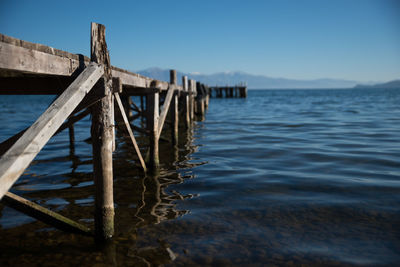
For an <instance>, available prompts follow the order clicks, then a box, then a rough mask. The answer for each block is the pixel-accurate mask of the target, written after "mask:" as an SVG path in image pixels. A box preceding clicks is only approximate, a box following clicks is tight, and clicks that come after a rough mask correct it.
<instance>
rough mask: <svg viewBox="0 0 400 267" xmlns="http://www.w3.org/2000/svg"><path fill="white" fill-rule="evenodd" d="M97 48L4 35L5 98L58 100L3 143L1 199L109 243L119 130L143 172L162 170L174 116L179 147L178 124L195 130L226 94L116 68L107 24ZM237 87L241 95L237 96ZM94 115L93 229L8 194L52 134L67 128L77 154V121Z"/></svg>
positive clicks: (95, 38)
mask: <svg viewBox="0 0 400 267" xmlns="http://www.w3.org/2000/svg"><path fill="white" fill-rule="evenodd" d="M90 47H91V55H90V58H88V57H85V56H83V55H79V54H71V53H68V52H65V51H61V50H57V49H54V48H52V47H48V46H44V45H41V44H34V43H30V42H26V41H23V40H19V39H16V38H13V37H9V36H5V35H2V34H0V95H5V94H7V95H10V94H11V95H18V94H21V95H26V94H35V95H37V94H50V95H58V97H57V99H56V100H55V101H54V102H53V103H52V104H51V105H50V106H49V107H48V108H47V110H46V111H45V112H44V113H43V114H42V115H41V116H40V117H39V118H38V119H37V120H36V122H35V123H34V124H33V125H31V126H30V127H28V128H26V129H24V130H23V131H21V132H19V133H16V134H15V135H14V136H12V137H10V138H9V139H7V140H5V141H4V142H2V143H1V144H0V156H1V158H0V199H1V201H2V202H3V203H4V204H6V205H8V206H10V207H12V208H15V209H17V210H19V211H21V212H23V213H25V214H28V215H29V216H32V217H35V218H37V219H38V220H41V221H43V222H45V223H47V224H50V225H52V226H54V227H56V228H58V229H62V230H66V231H72V232H76V233H81V234H85V235H92V236H94V237H95V238H96V240H99V241H103V240H107V239H110V238H112V236H113V234H114V201H113V165H112V157H113V151H114V150H115V147H116V144H115V142H116V138H115V135H116V133H115V130H116V129H115V128H117V129H118V130H122V128H124V130H125V131H126V132H127V133H128V134H129V138H130V142H131V143H132V148H133V149H134V151H135V153H136V155H137V165H138V167H139V168H141V170H142V171H143V175H145V174H146V173H157V172H158V169H159V166H160V159H159V140H160V135H161V133H162V131H163V130H164V128H165V127H164V125H165V122H166V118H167V114H169V116H170V124H171V127H169V128H170V129H169V130H170V131H171V140H170V142H171V144H172V146H176V145H177V143H178V138H179V127H178V125H179V120H183V125H184V127H185V128H186V129H189V128H191V127H192V125H193V122H194V120H195V119H198V120H203V119H204V115H205V110H206V109H207V107H208V101H209V97H210V96H212V91H213V90H214V91H216V92H220V91H221V90H222V89H221V88H219V87H214V88H211V87H208V86H207V85H204V84H202V83H200V82H196V81H194V80H190V79H188V77H186V76H184V77H183V79H182V85H179V84H178V81H177V74H176V71H175V70H171V71H170V74H171V75H170V81H169V82H166V81H159V80H155V79H152V78H149V77H144V76H142V75H139V74H136V73H132V72H129V71H127V70H123V69H120V68H117V67H115V66H112V65H111V61H110V56H109V53H108V49H107V43H106V38H105V27H104V26H103V25H101V24H97V23H92V24H91V42H90ZM231 88H234V89H232V92H236V93H234V94H230V92H231V91H230V90H231ZM226 90H227V91H226V92H229V95H232V96H233V95H235V96H240V97H246V88H244V89H243V87H229V89H226ZM131 96H137V97H139V98H140V104H139V103H138V104H136V103H134V102H133V101H132V98H131ZM219 96H220V97H221V96H222V94H217V97H219ZM226 96H227V97H228V94H226ZM160 103H163V104H162V105H160ZM88 115H91V123H92V124H91V139H92V147H93V176H94V177H93V179H94V185H95V210H94V222H95V223H94V229H89V228H88V227H86V226H84V225H81V224H79V223H78V222H76V221H74V220H71V219H68V218H66V217H64V216H62V215H60V214H57V213H55V212H53V211H50V210H48V209H46V208H45V207H42V206H39V205H38V204H36V203H33V202H31V201H29V200H27V199H24V198H22V197H20V196H17V195H15V194H13V193H11V192H9V190H10V188H11V187H12V186H13V184H14V183H15V182H16V181H17V180H18V179H19V177H20V176H21V175H22V174H23V172H24V170H25V169H26V168H27V167H28V166H29V165H30V163H31V162H32V161H33V160H34V158H35V156H36V155H37V154H38V153H39V152H40V150H41V149H42V148H43V147H44V146H45V144H46V143H47V142H48V141H49V139H50V138H51V137H52V136H54V135H56V134H58V133H60V132H61V131H63V130H66V129H68V130H69V137H70V146H71V149H73V147H74V123H76V122H78V121H80V120H81V119H83V118H85V117H86V116H88ZM135 118H136V119H137V118H141V119H142V120H143V121H145V122H146V127H144V128H140V127H137V126H135V125H133V124H132V123H131V120H133V119H135ZM134 132H139V133H142V134H145V135H146V136H148V139H149V146H148V148H147V149H146V151H147V153H146V154H142V153H141V150H140V149H139V146H138V144H137V142H136V139H135V135H134Z"/></svg>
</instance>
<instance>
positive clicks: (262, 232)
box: [0, 89, 400, 266]
mask: <svg viewBox="0 0 400 267" xmlns="http://www.w3.org/2000/svg"><path fill="white" fill-rule="evenodd" d="M51 100H52V97H37V96H35V97H32V96H29V97H26V98H25V99H23V100H20V98H16V97H14V96H1V97H0V110H1V111H2V112H1V113H0V123H1V125H2V128H1V129H0V141H1V140H4V139H6V138H7V137H9V136H11V135H12V134H14V133H16V132H18V131H19V130H22V129H23V128H25V127H26V126H28V125H29V124H30V123H32V122H33V121H34V120H35V118H36V117H37V116H38V115H39V114H40V113H41V112H42V111H43V110H44V109H45V108H46V106H47V105H48V104H49V103H50V102H51ZM136 123H137V124H140V122H136ZM89 125H90V123H89V119H88V118H87V119H86V120H84V121H81V122H80V123H78V125H76V126H75V130H76V133H75V135H76V139H77V141H76V148H75V151H74V152H73V153H71V151H70V149H69V141H68V133H67V132H65V133H62V134H60V135H58V136H56V137H55V138H53V139H52V140H51V142H50V143H49V144H48V145H47V146H46V147H45V149H44V150H43V151H42V152H41V153H40V154H39V156H38V157H37V160H36V161H35V162H34V163H33V165H32V166H31V167H30V168H29V169H28V170H27V171H26V175H24V176H23V177H21V178H20V180H19V181H18V183H17V184H16V186H15V187H14V189H13V191H14V192H15V193H17V194H20V195H23V196H24V197H26V198H29V199H31V200H33V201H36V202H38V203H41V204H42V205H44V206H46V207H49V208H52V209H54V210H56V211H58V212H60V213H62V214H64V215H66V216H68V217H70V218H73V219H75V220H79V221H80V222H82V223H86V224H87V225H89V226H90V225H91V224H92V223H93V221H92V217H93V216H92V212H93V190H94V188H93V183H92V180H91V171H92V169H91V168H92V166H91V162H90V159H91V145H90V144H89V143H87V142H85V139H87V138H88V137H89V132H90V127H89ZM165 136H166V137H168V132H166V133H165ZM138 139H139V142H140V144H141V147H142V148H143V151H144V148H145V145H146V139H145V138H143V137H141V136H140V135H138ZM118 140H119V146H118V149H117V151H116V152H115V155H114V158H115V159H114V172H115V189H114V190H115V191H114V192H115V203H116V237H115V240H114V242H113V243H112V244H111V245H109V246H107V247H103V248H98V247H96V246H95V245H93V240H92V239H91V238H86V237H80V236H76V235H72V234H66V233H62V232H60V231H56V230H54V229H53V228H51V227H49V226H46V225H44V224H42V223H40V222H37V221H36V220H34V219H31V218H29V217H26V216H24V215H20V214H19V213H18V212H16V211H13V210H12V209H10V208H7V207H3V208H2V210H1V218H0V225H1V228H0V237H1V239H2V240H3V242H2V244H1V245H0V249H1V250H0V251H2V254H1V256H0V263H2V265H7V264H8V265H29V264H33V265H41V264H44V263H47V264H49V262H50V263H51V264H54V265H57V264H62V263H64V264H65V263H68V264H71V265H72V264H81V265H88V266H90V265H94V264H99V265H102V264H104V265H108V266H110V265H115V266H139V265H141V266H146V264H150V263H151V264H154V265H157V264H167V265H168V264H171V265H178V266H187V265H198V266H204V265H208V266H209V265H218V266H224V265H225V266H232V265H234V266H243V265H252V266H253V265H254V266H265V265H289V266H290V265H293V266H299V265H301V264H304V265H306V266H309V265H312V266H338V265H340V266H343V265H349V266H353V265H354V266H394V265H397V264H398V263H399V262H400V90H394V89H391V90H386V89H382V90H379V89H378V90H377V89H375V90H363V89H349V90H255V91H251V90H250V91H249V96H248V98H247V99H215V98H212V99H211V100H210V106H209V110H208V111H207V114H206V119H205V121H202V122H196V123H195V127H194V129H193V131H190V132H188V133H184V132H181V133H180V144H179V147H178V148H177V149H173V148H172V147H171V145H170V144H169V143H167V142H161V146H160V151H161V163H162V171H161V173H160V175H159V176H157V177H150V176H148V177H143V176H142V175H141V174H140V173H139V172H137V169H136V168H135V166H134V165H135V160H134V156H133V155H134V153H133V151H132V149H131V147H130V146H129V143H125V139H124V137H123V136H122V135H119V136H118ZM54 250H55V251H54ZM51 264H50V265H51ZM31 266H32V265H31Z"/></svg>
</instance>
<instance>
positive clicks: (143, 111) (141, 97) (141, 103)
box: [140, 95, 145, 123]
mask: <svg viewBox="0 0 400 267" xmlns="http://www.w3.org/2000/svg"><path fill="white" fill-rule="evenodd" d="M140 110H141V111H142V114H140V115H141V116H140V121H141V122H142V123H143V119H144V114H145V110H144V103H143V96H142V95H141V96H140Z"/></svg>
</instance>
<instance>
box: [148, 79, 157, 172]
mask: <svg viewBox="0 0 400 267" xmlns="http://www.w3.org/2000/svg"><path fill="white" fill-rule="evenodd" d="M152 85H153V86H154V87H156V83H155V82H152ZM159 102H160V93H159V92H158V91H157V92H152V93H151V94H148V95H147V97H146V109H147V112H146V114H147V120H146V122H147V129H148V130H149V132H150V136H149V137H150V147H149V152H150V153H149V156H150V158H149V161H148V164H147V167H148V168H149V169H150V171H152V172H153V173H156V172H157V171H158V168H159V167H160V159H159V155H158V140H159V133H158V120H159V116H160V107H159V105H160V103H159Z"/></svg>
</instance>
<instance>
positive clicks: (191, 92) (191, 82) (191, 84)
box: [189, 80, 196, 121]
mask: <svg viewBox="0 0 400 267" xmlns="http://www.w3.org/2000/svg"><path fill="white" fill-rule="evenodd" d="M195 92H196V81H195V80H189V109H190V120H191V121H193V120H194V95H195Z"/></svg>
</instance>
